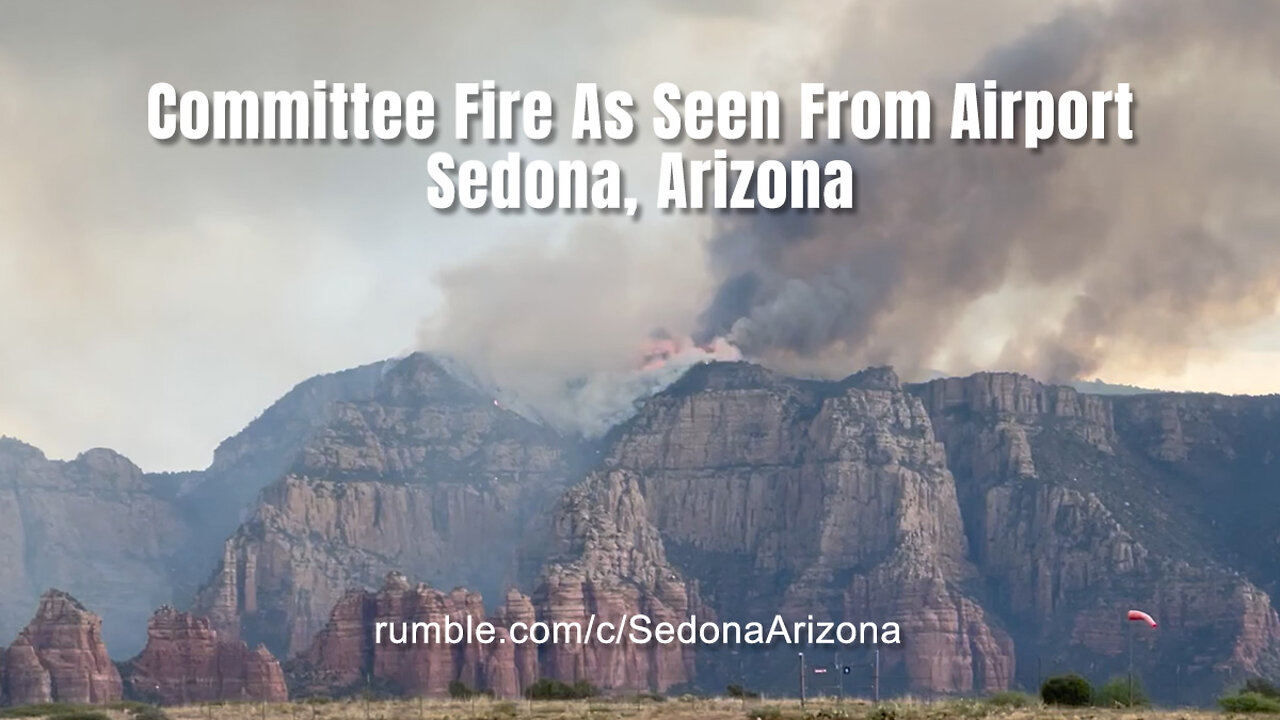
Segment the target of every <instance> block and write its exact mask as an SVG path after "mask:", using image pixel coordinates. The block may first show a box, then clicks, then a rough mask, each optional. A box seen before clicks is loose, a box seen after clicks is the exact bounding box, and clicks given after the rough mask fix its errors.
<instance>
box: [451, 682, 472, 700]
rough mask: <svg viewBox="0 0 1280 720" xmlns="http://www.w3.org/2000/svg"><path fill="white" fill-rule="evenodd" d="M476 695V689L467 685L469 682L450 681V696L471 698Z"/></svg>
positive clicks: (464, 698)
mask: <svg viewBox="0 0 1280 720" xmlns="http://www.w3.org/2000/svg"><path fill="white" fill-rule="evenodd" d="M475 696H476V691H475V690H472V689H471V688H469V687H467V684H466V683H464V682H462V681H461V680H454V681H452V682H450V683H449V697H451V698H453V699H454V700H470V699H471V698H473V697H475Z"/></svg>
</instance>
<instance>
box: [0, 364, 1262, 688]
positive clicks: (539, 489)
mask: <svg viewBox="0 0 1280 720" xmlns="http://www.w3.org/2000/svg"><path fill="white" fill-rule="evenodd" d="M1082 386H1083V387H1088V388H1090V389H1093V390H1096V391H1095V392H1091V393H1084V392H1080V391H1079V390H1078V389H1076V388H1074V387H1067V386H1056V385H1049V384H1044V383H1040V382H1037V381H1036V380H1034V379H1032V378H1029V377H1026V376H1023V375H1017V374H1012V373H978V374H975V375H972V376H969V377H965V378H938V379H933V380H930V381H928V382H923V383H915V384H904V383H901V382H900V381H899V379H898V377H897V376H896V375H895V374H894V373H893V371H892V370H890V369H887V368H872V369H869V370H866V371H863V372H861V373H857V374H855V375H853V376H850V377H848V378H845V379H843V380H839V381H819V380H808V379H797V378H792V377H787V376H785V375H782V374H779V373H776V372H773V371H770V370H768V369H765V368H763V367H760V366H758V365H753V364H750V363H744V362H732V363H730V362H712V363H704V364H699V365H695V366H694V367H692V368H690V369H689V370H687V371H686V372H684V374H683V375H681V376H679V377H678V378H676V379H675V380H674V382H672V383H670V384H669V385H668V386H666V387H665V388H660V389H658V390H657V391H656V392H654V393H653V394H652V395H651V396H649V397H647V398H644V399H642V401H641V402H639V403H638V404H637V410H636V411H635V413H634V414H633V415H631V416H630V417H628V418H627V419H625V420H624V421H622V422H620V423H619V424H618V425H616V426H615V427H613V428H612V429H611V430H610V431H609V432H608V433H607V434H606V435H605V436H604V437H603V438H602V439H601V440H599V441H586V440H583V439H582V438H581V437H578V436H574V435H566V434H564V433H562V432H559V431H557V430H556V429H554V428H553V427H552V426H551V425H549V424H547V423H545V422H543V421H541V420H540V418H539V417H538V415H537V414H536V413H533V412H530V411H527V410H522V411H521V412H515V411H513V410H512V409H511V408H510V407H508V406H507V405H506V404H504V399H503V398H499V397H498V396H497V394H496V393H495V391H494V390H492V389H490V388H487V387H485V386H484V385H483V384H482V383H479V382H477V381H475V380H474V379H473V378H472V377H471V376H470V375H469V374H468V373H467V372H466V370H465V368H460V367H458V366H457V365H456V364H454V363H450V362H447V361H444V360H442V359H440V358H437V357H434V356H431V355H427V354H421V353H419V354H414V355H411V356H409V357H406V358H401V359H398V360H393V361H387V362H384V363H377V364H374V365H370V366H366V367H363V368H356V369H354V370H350V371H345V372H342V373H336V374H334V375H328V376H322V377H319V378H314V379H312V380H309V381H307V382H304V383H302V384H300V385H299V386H298V387H297V388H295V389H294V390H293V391H292V392H290V393H289V394H287V395H285V396H284V397H283V398H282V399H281V400H280V401H279V402H277V403H276V404H274V405H273V406H272V407H271V408H270V409H268V410H267V411H266V412H264V414H263V415H262V416H261V417H260V418H258V419H257V420H255V421H254V422H253V423H251V424H250V425H249V426H248V427H246V429H245V430H244V431H243V432H242V433H240V434H238V435H237V436H235V437H234V438H232V439H229V440H228V441H227V442H225V443H224V444H223V445H222V446H220V448H219V450H218V452H217V454H216V455H215V461H214V463H213V465H212V466H211V467H210V468H209V469H208V470H205V471H201V472H195V473H181V474H168V475H146V474H144V473H142V472H141V471H140V470H138V469H137V468H136V467H134V466H133V465H132V464H131V463H129V462H128V461H127V460H125V459H124V458H121V457H120V456H118V455H115V454H114V453H111V452H110V451H103V450H97V451H91V452H89V453H86V454H84V455H83V456H81V457H80V458H77V459H76V460H74V461H71V462H57V461H50V460H48V459H46V458H45V457H44V456H43V455H42V454H41V453H40V452H39V451H38V450H35V449H34V448H30V447H28V446H26V445H23V444H21V443H19V442H16V441H12V440H5V441H0V549H3V550H5V552H4V553H0V558H3V559H0V631H4V630H6V629H8V631H9V632H10V634H12V633H16V629H17V627H20V623H21V622H22V620H23V619H24V618H25V617H29V614H30V610H31V608H32V607H33V606H34V604H35V600H36V598H37V597H38V596H39V593H40V591H41V590H43V589H44V588H45V587H48V586H58V587H63V588H66V589H68V590H70V591H72V592H74V593H75V594H76V596H77V597H81V598H83V599H84V601H85V603H86V605H87V606H89V607H92V608H93V609H94V610H95V611H96V612H99V613H101V615H102V616H103V620H104V622H103V632H104V635H105V636H106V637H107V638H108V641H109V644H110V646H111V648H112V650H113V652H118V653H121V654H122V656H127V655H129V654H132V652H134V651H135V650H136V649H137V648H138V647H139V646H140V641H141V638H142V633H143V631H144V630H145V628H146V619H147V617H148V615H150V613H151V611H152V610H153V609H154V608H155V607H156V606H158V605H160V604H164V603H167V602H171V601H173V602H176V604H179V605H183V606H193V607H194V609H195V610H196V611H198V612H199V613H200V614H202V615H206V616H208V617H209V619H210V624H211V627H213V628H215V629H217V630H218V636H219V637H220V638H224V637H225V638H228V639H230V638H235V637H237V636H238V637H240V638H243V639H245V640H246V641H248V642H250V643H255V642H265V643H267V644H268V645H269V646H270V647H271V649H272V650H273V651H276V652H277V653H278V654H279V655H280V657H281V659H282V660H285V659H288V658H292V659H293V660H295V661H296V667H299V668H304V669H305V670H306V672H305V673H304V674H305V677H306V678H308V682H318V681H320V679H323V678H326V677H333V678H346V679H348V680H349V679H351V678H357V679H358V678H360V677H362V676H363V677H364V678H365V681H366V682H369V681H371V680H373V679H381V680H386V681H388V682H389V683H391V684H392V685H398V686H401V687H408V688H417V689H427V690H429V691H434V690H432V689H438V688H439V687H442V686H443V685H442V683H443V684H444V685H447V682H448V681H449V680H451V679H464V680H466V681H472V680H474V681H476V682H493V683H501V692H502V693H503V694H518V692H519V691H520V690H522V689H523V687H522V684H524V683H527V682H528V681H529V680H530V678H533V677H536V676H544V675H545V676H550V677H555V678H558V679H561V680H564V681H566V682H572V681H577V680H587V681H589V682H591V683H593V684H596V685H598V686H600V687H603V688H606V689H611V690H615V691H619V692H621V691H635V690H646V689H657V690H663V691H666V690H678V689H679V688H695V689H696V688H701V689H703V690H707V691H719V690H721V689H722V688H723V687H724V685H725V684H727V683H729V682H737V683H739V684H743V685H746V686H748V687H751V688H753V689H760V690H765V691H767V692H770V693H781V692H792V691H794V688H793V687H792V678H793V677H794V661H795V657H794V652H793V650H794V649H789V648H775V649H773V650H744V651H742V652H739V653H734V652H729V651H726V650H725V649H723V648H721V649H718V650H717V649H709V648H700V649H696V650H693V649H689V648H666V649H663V648H656V647H652V646H649V647H641V646H633V645H631V644H629V643H627V642H624V643H621V644H619V645H617V646H611V647H600V646H587V647H576V648H566V647H556V648H543V650H542V652H541V653H539V654H538V656H537V657H534V656H531V655H529V654H527V653H526V654H524V655H520V656H516V655H513V654H501V653H496V654H476V653H478V652H479V651H478V650H477V649H475V648H472V649H469V650H465V651H464V650H459V654H458V655H457V656H456V657H453V656H450V658H451V659H449V660H448V662H447V663H445V659H443V656H441V657H440V658H437V659H436V660H432V659H430V657H428V656H427V655H423V656H422V657H421V658H419V660H413V659H412V658H411V657H410V658H402V659H399V660H396V662H394V663H389V662H388V663H386V664H383V665H379V664H377V663H374V664H373V665H369V662H368V657H366V655H364V654H361V653H362V652H364V651H360V650H359V647H362V646H361V645H359V644H358V643H357V644H355V645H351V644H350V642H349V636H350V633H351V632H359V627H360V625H361V623H362V622H363V620H362V618H364V615H363V614H362V613H364V612H365V611H366V610H367V609H368V608H379V610H378V612H383V611H384V609H385V611H386V612H387V613H392V614H403V616H404V617H413V613H420V612H437V611H441V609H442V608H445V607H455V606H457V607H465V608H466V612H467V613H469V614H473V615H484V614H486V613H497V614H498V615H500V616H501V617H500V618H498V619H499V620H501V621H502V622H508V621H510V620H511V619H512V618H515V617H519V618H525V619H528V618H532V617H542V618H544V619H561V620H563V619H578V618H585V617H586V615H587V614H590V613H597V614H601V615H605V616H610V617H614V616H617V617H620V616H621V615H623V614H628V615H630V614H633V613H637V612H645V613H647V614H650V615H651V616H654V617H661V618H670V619H673V620H676V621H678V620H679V619H682V618H683V617H684V616H685V615H687V614H689V613H696V614H698V616H699V617H700V618H712V617H714V618H719V619H721V620H737V621H740V622H747V621H751V620H762V621H768V620H769V619H771V618H772V616H773V614H774V613H779V612H780V613H782V614H783V615H784V616H786V617H787V618H790V619H792V620H804V619H805V618H807V617H808V616H809V615H813V616H814V618H816V619H824V618H829V619H834V620H840V619H850V620H855V621H859V622H862V621H873V622H885V621H894V622H898V623H900V624H901V628H902V639H903V645H902V646H901V647H883V648H882V651H883V652H882V661H883V667H882V671H883V674H882V677H881V680H882V687H883V688H884V689H885V691H886V692H893V691H906V690H910V691H912V692H917V693H925V694H930V693H943V694H952V693H970V692H980V691H990V690H996V689H1001V688H1005V687H1009V686H1018V685H1021V686H1026V687H1030V686H1033V685H1034V684H1035V682H1036V680H1037V678H1038V677H1040V676H1041V675H1042V674H1048V673H1051V672H1060V671H1066V670H1074V671H1078V672H1082V673H1085V674H1087V675H1089V676H1090V677H1091V678H1093V679H1096V680H1105V679H1107V678H1108V677H1110V676H1111V675H1113V674H1117V673H1120V672H1122V671H1123V670H1124V668H1125V665H1126V662H1127V647H1126V642H1127V638H1128V633H1129V632H1134V641H1135V653H1134V655H1135V662H1136V666H1137V668H1138V670H1139V671H1140V672H1141V674H1142V677H1143V679H1144V681H1145V683H1144V684H1145V686H1146V687H1147V689H1148V690H1149V691H1151V692H1152V693H1153V694H1154V695H1155V696H1156V697H1157V698H1158V699H1161V700H1164V701H1173V700H1178V701H1181V702H1191V701H1208V699H1210V698H1211V697H1212V696H1213V695H1214V693H1216V692H1218V691H1219V690H1220V689H1221V688H1222V687H1223V686H1224V685H1226V684H1228V683H1230V682H1235V681H1238V680H1240V679H1241V678H1244V677H1246V676H1250V675H1254V674H1262V675H1272V676H1273V677H1274V676H1276V675H1277V674H1280V616H1278V615H1277V612H1276V610H1275V608H1274V607H1273V605H1272V595H1273V594H1274V593H1275V592H1277V590H1280V516H1277V514H1276V513H1275V512H1273V511H1272V508H1275V507H1280V474H1278V473H1277V463H1280V397H1277V396H1268V397H1245V396H1232V397H1228V396H1222V395H1212V394H1182V393H1164V392H1155V391H1151V390H1147V389H1143V388H1129V387H1125V386H1114V385H1108V384H1105V383H1100V382H1097V381H1095V382H1091V383H1085V384H1083V385H1082ZM390 571H401V572H403V573H404V575H405V576H407V577H412V578H414V579H415V580H424V581H427V582H429V583H431V584H432V585H435V586H437V587H442V588H447V587H453V586H455V585H465V586H467V587H468V588H470V590H468V591H461V590H458V591H455V592H452V593H443V594H442V593H441V592H437V591H434V590H431V589H429V588H426V587H425V586H423V587H419V586H413V585H410V584H409V583H408V581H407V580H405V579H395V580H394V582H392V581H390V580H384V579H385V578H387V577H388V575H387V573H388V572H390ZM196 578H199V579H200V580H199V581H197V580H196ZM394 578H401V576H398V575H397V576H394ZM194 585H199V590H198V592H194V593H192V592H191V589H192V588H193V586H194ZM352 586H355V587H360V586H365V587H370V586H372V587H378V586H381V587H382V589H381V590H378V591H376V592H375V591H372V590H370V591H367V592H354V593H351V592H348V590H349V589H350V588H351V587H352ZM508 587H515V588H518V589H519V590H520V592H519V593H514V592H513V593H508V592H506V590H507V588H508ZM192 594H193V595H194V597H195V601H194V603H189V602H187V598H188V597H189V596H190V595H192ZM481 597H484V598H488V599H489V601H490V602H491V603H502V606H501V608H499V607H498V606H497V605H495V606H493V607H488V608H486V607H483V601H482V600H481V599H480V598H481ZM504 599H505V600H504ZM344 603H345V604H344ZM406 603H408V604H406ZM459 603H461V604H460V605H459ZM415 608H416V609H415ZM431 608H436V609H431ZM1130 608H1138V609H1143V610H1147V611H1149V612H1151V613H1152V614H1153V615H1155V616H1156V617H1157V619H1158V620H1159V622H1160V626H1159V628H1158V630H1156V631H1154V632H1146V631H1145V629H1144V630H1142V631H1141V632H1135V631H1134V629H1133V628H1130V627H1129V626H1128V625H1127V624H1126V622H1125V621H1124V619H1123V617H1124V613H1125V611H1127V610H1128V609H1130ZM343 648H346V649H347V650H350V651H351V652H352V653H355V654H350V653H348V655H347V656H345V657H343V658H338V657H337V656H332V657H331V655H330V653H331V651H332V653H338V652H339V651H343V652H346V650H343ZM366 649H367V648H366ZM865 650H866V649H865V648H863V649H861V650H860V649H859V648H851V649H848V650H846V653H847V654H846V655H842V656H841V657H842V658H843V659H844V660H845V661H848V662H854V663H860V662H862V661H863V660H866V659H867V658H866V657H864V656H865V655H866V652H865ZM811 652H812V655H811V657H812V659H813V660H814V661H815V662H818V661H820V662H824V663H825V662H828V660H834V657H829V651H828V650H824V649H817V650H816V651H811ZM413 657H416V656H413ZM431 657H435V656H431ZM329 659H332V660H333V663H334V664H332V665H329V664H327V663H329ZM419 661H420V662H419ZM433 663H436V664H433ZM440 663H445V664H440ZM476 663H480V665H477V664H476ZM486 663H487V664H486ZM508 663H516V664H518V666H519V667H508V666H507V664H508ZM446 666H447V668H448V669H447V670H445V669H443V668H445V667H446ZM433 668H434V669H433ZM379 672H386V673H390V674H389V675H387V676H385V677H383V676H377V677H376V678H375V677H374V676H375V675H377V673H379ZM418 673H427V674H428V675H429V676H422V677H419V676H418V675H417V674H418ZM442 673H443V674H442ZM299 677H301V676H299Z"/></svg>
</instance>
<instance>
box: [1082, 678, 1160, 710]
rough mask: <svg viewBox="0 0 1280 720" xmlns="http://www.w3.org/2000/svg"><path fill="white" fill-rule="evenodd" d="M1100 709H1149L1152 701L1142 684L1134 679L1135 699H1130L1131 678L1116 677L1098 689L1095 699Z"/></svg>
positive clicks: (1094, 701) (1095, 703)
mask: <svg viewBox="0 0 1280 720" xmlns="http://www.w3.org/2000/svg"><path fill="white" fill-rule="evenodd" d="M1093 704H1094V705H1097V706H1098V707H1148V706H1150V705H1151V701H1150V700H1149V699H1148V698H1147V694H1146V693H1145V692H1143V690H1142V682H1141V681H1140V680H1139V679H1138V678H1136V677H1135V678H1134V679H1133V697H1129V678H1128V677H1114V678H1111V679H1110V680H1108V681H1107V683H1106V684H1105V685H1103V686H1102V687H1100V688H1098V689H1097V690H1096V691H1095V693H1094V697H1093Z"/></svg>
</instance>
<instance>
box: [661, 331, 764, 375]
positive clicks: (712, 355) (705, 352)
mask: <svg viewBox="0 0 1280 720" xmlns="http://www.w3.org/2000/svg"><path fill="white" fill-rule="evenodd" d="M741 359H742V352H741V351H740V350H738V348H737V347H736V346H734V345H733V344H732V343H730V342H729V341H728V340H725V339H724V338H721V337H717V338H714V339H713V340H711V341H710V342H708V343H704V344H699V343H696V342H694V341H693V339H692V338H689V337H672V336H671V335H668V334H666V333H656V334H655V336H654V337H652V338H650V339H649V341H648V343H647V345H646V347H645V348H644V350H643V352H642V353H641V357H640V363H639V364H640V370H641V371H642V372H647V371H651V370H658V369H660V368H663V367H666V366H667V365H668V364H671V363H678V364H680V365H692V364H694V363H699V362H713V361H716V360H724V361H732V360H741Z"/></svg>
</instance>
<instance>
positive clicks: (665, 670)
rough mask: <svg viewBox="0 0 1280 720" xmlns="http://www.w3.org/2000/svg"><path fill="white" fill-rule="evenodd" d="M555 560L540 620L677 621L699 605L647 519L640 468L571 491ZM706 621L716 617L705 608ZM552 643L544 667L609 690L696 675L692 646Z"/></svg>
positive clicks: (662, 684) (663, 684)
mask: <svg viewBox="0 0 1280 720" xmlns="http://www.w3.org/2000/svg"><path fill="white" fill-rule="evenodd" d="M554 544H555V559H556V562H555V563H554V564H552V565H550V566H549V567H548V568H547V569H546V570H545V571H544V573H543V576H542V579H541V583H540V585H539V588H538V591H537V594H536V596H535V603H536V605H537V608H538V611H539V612H538V616H539V618H540V619H542V620H544V621H546V622H549V623H553V624H554V623H557V622H568V623H574V624H575V626H576V627H579V628H584V629H585V628H587V627H589V618H590V616H592V615H594V616H595V618H596V622H597V623H601V622H609V623H612V624H613V626H614V627H625V625H624V623H625V622H626V618H627V617H635V616H636V615H638V614H644V615H645V616H647V617H648V618H649V619H650V620H651V621H652V623H653V625H654V626H656V625H657V624H658V623H663V622H667V623H671V624H673V625H674V624H677V623H680V622H683V621H685V620H687V619H689V618H690V617H691V616H692V615H694V611H695V610H696V609H697V608H698V600H697V587H696V585H695V584H693V583H688V582H686V581H685V580H684V579H683V578H682V577H681V576H680V574H679V572H678V571H677V570H676V569H675V568H674V567H672V566H671V565H670V564H668V563H667V561H666V552H665V550H664V549H663V545H662V538H661V537H660V535H659V533H658V531H657V529H656V528H655V527H653V525H652V524H651V523H650V522H649V518H648V513H647V510H646V508H645V499H644V496H643V495H642V494H641V492H640V487H639V483H638V482H637V479H636V478H635V477H634V476H631V475H629V474H628V473H626V472H624V471H618V470H615V471H605V472H599V473H596V474H594V475H592V476H591V477H589V478H588V479H587V480H586V482H584V483H583V484H581V485H579V486H578V487H576V488H574V489H573V490H571V491H570V492H569V493H567V494H566V496H565V498H564V499H563V500H562V501H561V503H560V506H559V508H558V509H557V512H556V515H555V540H554ZM704 618H705V619H708V620H710V619H713V618H712V617H708V616H707V614H706V613H704ZM631 640H632V638H631V636H630V633H628V634H627V635H626V636H624V637H623V639H622V641H621V642H618V643H615V644H602V643H596V642H585V643H563V642H562V643H553V644H550V645H547V646H545V647H544V648H543V658H544V661H545V666H544V667H543V674H544V675H546V676H547V677H551V678H555V679H557V680H560V681H562V682H566V683H573V682H577V681H580V680H585V681H586V682H589V683H591V684H592V685H595V686H596V687H599V688H603V689H606V690H640V691H650V690H653V691H657V692H663V691H665V690H667V689H669V688H671V687H673V686H676V685H682V684H684V683H687V682H689V681H690V680H692V679H693V676H694V665H693V663H694V655H693V649H692V648H691V647H689V646H682V645H678V644H670V645H663V644H659V643H654V642H650V643H639V644H638V643H633V642H632V641H631Z"/></svg>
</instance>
